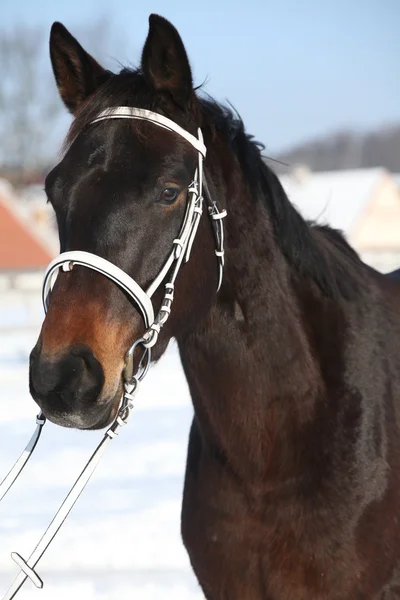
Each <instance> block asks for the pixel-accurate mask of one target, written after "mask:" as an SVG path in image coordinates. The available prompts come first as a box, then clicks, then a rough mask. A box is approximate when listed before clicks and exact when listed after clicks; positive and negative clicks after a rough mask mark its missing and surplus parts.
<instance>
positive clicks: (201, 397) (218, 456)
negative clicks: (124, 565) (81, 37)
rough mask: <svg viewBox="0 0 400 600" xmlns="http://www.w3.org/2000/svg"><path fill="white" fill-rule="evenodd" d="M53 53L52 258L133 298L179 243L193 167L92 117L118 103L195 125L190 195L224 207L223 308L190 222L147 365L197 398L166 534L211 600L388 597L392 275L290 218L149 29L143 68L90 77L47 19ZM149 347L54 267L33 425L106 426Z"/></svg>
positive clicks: (133, 318)
mask: <svg viewBox="0 0 400 600" xmlns="http://www.w3.org/2000/svg"><path fill="white" fill-rule="evenodd" d="M50 56H51V63H52V68H53V71H54V76H55V81H56V84H57V87H58V91H59V94H60V96H61V99H62V100H63V102H64V104H65V105H66V107H67V108H68V110H69V111H70V112H71V113H72V115H73V117H74V118H73V122H72V125H71V128H70V130H69V132H68V135H67V138H66V140H65V144H64V147H63V154H62V155H61V158H60V161H59V163H58V164H57V165H56V166H55V167H54V169H52V170H51V172H50V173H49V174H48V175H47V177H46V181H45V190H46V193H47V197H48V201H49V202H50V203H51V204H52V206H53V207H54V210H55V214H56V218H57V224H58V229H59V238H60V250H61V252H69V251H71V252H76V251H81V252H87V253H91V254H92V255H96V256H98V257H100V258H102V259H103V260H107V261H109V263H113V264H114V265H116V266H117V267H118V268H119V269H120V270H122V271H124V272H125V273H127V274H128V275H129V276H130V277H134V278H135V280H136V281H138V282H139V284H140V286H141V287H142V288H143V289H146V287H147V286H149V285H150V284H151V282H152V281H153V280H154V278H156V277H157V273H159V272H160V269H161V268H162V265H163V264H164V262H165V259H166V256H167V255H168V253H169V252H170V250H171V247H172V245H173V243H174V240H175V238H176V236H177V233H178V231H179V229H180V227H181V226H182V221H183V218H184V215H185V209H186V206H187V202H188V196H189V190H190V189H191V187H190V186H191V184H192V181H193V177H194V172H195V170H196V166H197V160H198V152H197V151H196V149H195V148H194V147H193V145H192V144H189V143H187V141H186V140H185V139H184V138H183V137H182V136H179V135H177V134H176V133H175V132H174V131H172V130H170V129H168V128H166V127H158V126H157V125H156V124H155V123H154V122H149V121H146V120H145V119H144V120H129V119H128V120H127V119H123V118H110V119H105V120H101V119H100V120H99V119H98V118H97V117H98V115H99V114H101V113H102V112H103V111H107V110H108V109H109V110H113V109H114V108H115V107H116V106H125V107H128V108H131V109H132V110H135V111H138V110H144V111H152V114H154V113H156V114H158V115H161V117H162V118H167V119H169V120H170V121H173V122H174V123H176V124H177V126H179V127H180V128H182V130H185V131H186V132H187V133H188V134H190V135H191V136H196V132H197V131H198V130H200V131H201V132H202V136H203V137H204V143H205V146H206V148H207V154H206V158H205V161H204V181H205V182H206V183H207V185H206V186H205V187H204V195H205V197H207V198H208V199H213V200H212V201H213V202H214V201H218V203H219V204H220V206H221V209H222V210H226V211H227V217H226V219H225V266H224V274H223V279H222V283H221V286H220V289H219V291H218V292H217V291H216V290H217V288H218V277H219V269H218V266H219V265H218V262H217V261H216V258H215V239H214V235H213V228H212V227H211V226H210V222H209V219H207V218H202V219H200V221H199V225H198V230H197V235H196V238H195V240H194V243H193V247H192V251H191V256H190V260H189V261H188V262H187V263H184V264H182V268H181V269H180V272H179V274H178V276H177V278H176V285H175V299H174V304H173V307H172V310H171V314H170V315H169V319H168V321H166V322H165V324H164V327H163V328H162V329H161V330H160V331H159V336H158V340H157V343H156V344H155V345H154V347H153V348H152V351H153V354H152V362H155V361H158V360H159V359H160V358H161V357H162V355H163V353H164V352H165V350H166V348H167V346H168V343H169V341H170V340H171V339H172V338H174V339H175V340H176V342H177V344H178V348H179V353H180V359H181V363H182V367H183V370H184V373H185V376H186V379H187V382H188V386H189V390H190V395H191V399H192V403H193V410H194V416H193V422H192V425H191V428H190V432H189V441H188V451H187V462H186V472H185V480H184V490H183V499H182V511H181V535H182V540H183V544H184V546H185V548H186V551H187V553H188V556H189V559H190V563H191V566H192V568H193V571H194V573H195V576H196V577H197V580H198V582H199V585H200V587H201V589H202V591H203V593H204V595H205V598H207V600H227V599H229V600H289V599H290V600H389V599H390V600H394V599H400V281H399V278H398V277H397V278H389V277H385V276H384V275H383V274H381V273H379V272H377V271H375V270H374V269H372V268H371V267H370V266H368V265H367V264H365V263H363V262H362V260H361V259H360V257H359V256H358V254H357V253H356V251H355V250H354V249H352V247H351V246H350V245H349V244H348V242H347V241H346V240H345V237H344V236H343V234H342V233H341V232H340V231H337V230H334V229H332V228H330V227H329V226H328V225H327V224H318V223H315V222H309V221H306V220H305V219H303V217H302V216H301V214H300V213H299V212H298V210H297V209H296V208H295V207H294V206H293V205H292V204H291V202H290V201H289V199H288V197H287V196H286V194H285V192H284V190H283V188H282V185H281V183H280V181H279V178H278V177H277V176H276V174H275V173H274V172H273V170H272V169H271V168H270V167H269V166H268V165H267V164H266V162H265V160H264V159H263V155H262V150H263V148H262V146H261V144H259V143H258V142H256V141H255V140H254V138H253V137H252V136H250V135H249V134H248V133H247V132H246V129H245V127H244V124H243V121H242V119H241V118H240V116H239V115H238V113H236V112H235V111H234V109H233V108H232V107H231V105H229V106H228V105H226V104H222V103H218V102H217V101H215V100H214V99H213V98H211V97H210V96H208V95H207V94H205V92H203V91H202V90H201V89H195V87H194V84H193V78H192V72H191V67H190V63H189V60H188V57H187V53H186V50H185V46H184V44H183V41H182V39H181V37H180V35H179V33H178V31H177V30H176V29H175V27H174V26H173V25H172V24H171V23H170V22H169V21H167V20H166V19H164V18H163V17H161V16H159V15H155V14H152V15H151V16H150V17H149V31H148V36H147V39H146V41H145V44H144V47H143V52H142V57H141V64H140V67H139V68H137V69H133V68H123V69H122V70H120V71H119V72H117V73H113V72H111V71H110V70H106V69H104V68H103V67H102V66H101V65H100V64H99V63H98V62H97V61H96V60H95V59H94V58H93V57H92V56H90V55H89V54H88V53H87V52H86V51H85V50H84V49H83V47H82V46H81V45H80V44H79V42H78V41H77V40H76V39H75V38H74V37H73V36H72V34H71V33H70V32H69V31H68V30H67V29H66V28H65V27H64V26H63V25H62V24H60V23H58V22H56V23H54V24H53V26H52V29H51V34H50ZM238 75H239V74H238ZM161 117H160V118H161ZM162 301H163V296H162V292H161V291H160V289H159V290H157V291H156V292H155V294H154V296H153V303H154V306H156V307H158V306H159V305H160V303H161V302H162ZM144 330H145V324H144V322H143V318H142V315H140V313H139V311H138V309H137V307H136V306H135V303H134V302H133V301H132V299H131V298H130V297H129V295H128V294H127V293H125V292H124V291H123V290H121V289H120V287H119V286H117V285H115V283H113V282H112V281H110V279H109V278H107V277H105V276H104V275H103V274H102V273H99V272H95V271H93V270H92V269H88V268H85V267H84V266H79V265H78V266H75V267H74V268H73V269H72V270H69V269H65V270H63V271H62V272H60V273H59V275H58V277H57V279H56V282H55V284H54V287H53V290H52V293H51V298H50V301H49V306H48V312H47V314H46V317H45V319H44V322H43V325H42V329H41V331H40V335H39V338H38V341H37V344H36V345H35V347H34V348H33V350H32V353H31V356H30V374H29V384H30V392H31V395H32V397H33V399H34V400H35V401H36V403H37V404H38V405H39V406H40V408H41V410H42V411H43V413H44V415H45V416H46V417H47V418H48V419H50V420H51V421H53V422H54V423H57V424H59V425H61V426H65V427H75V428H79V429H100V428H103V427H105V426H107V425H108V424H109V423H111V422H112V419H113V418H114V417H115V415H116V413H117V410H118V403H119V399H120V396H121V390H122V385H123V384H122V381H123V377H122V373H123V370H124V364H125V362H124V361H125V354H126V352H127V350H128V348H130V346H131V344H132V341H133V340H135V339H139V338H141V336H142V335H143V332H144ZM142 352H143V350H142V351H140V352H139V353H138V354H137V356H136V354H135V357H134V361H135V364H139V361H140V358H141V356H142Z"/></svg>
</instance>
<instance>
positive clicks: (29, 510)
mask: <svg viewBox="0 0 400 600" xmlns="http://www.w3.org/2000/svg"><path fill="white" fill-rule="evenodd" d="M39 327H40V323H38V325H37V328H32V327H30V328H29V329H23V328H22V329H21V328H20V329H18V330H14V331H10V329H8V330H7V332H4V331H3V332H2V333H1V345H0V403H1V413H0V439H1V440H2V443H1V447H0V479H1V478H2V477H3V476H4V475H5V474H6V472H7V471H8V469H9V468H10V466H11V465H12V464H13V462H14V461H15V460H16V458H17V456H19V454H20V452H21V451H22V450H23V448H24V447H25V445H26V443H27V442H28V439H29V437H30V436H31V434H32V433H33V430H34V427H35V415H36V413H37V407H36V405H35V403H34V402H33V400H32V399H31V397H30V396H29V392H28V356H29V351H30V349H31V347H32V346H33V344H34V343H35V338H36V336H37V334H38V332H39ZM191 418H192V407H191V403H190V398H189V393H188V389H187V385H186V381H185V379H184V376H183V373H182V368H181V366H180V362H179V357H178V352H177V348H176V346H175V345H172V346H170V348H169V349H168V351H167V353H166V355H165V356H164V358H163V359H162V360H161V361H160V363H159V364H158V365H156V366H155V367H153V368H152V369H151V371H150V373H149V374H148V376H147V379H146V380H145V381H144V382H143V384H142V388H141V390H140V391H139V393H138V395H137V400H136V408H135V410H134V412H133V413H132V415H131V419H130V421H129V424H128V425H127V427H125V428H124V429H123V430H122V431H121V433H120V435H119V436H118V438H116V440H115V441H113V442H112V443H111V444H110V446H109V448H108V449H107V451H106V454H105V455H104V457H103V459H102V461H101V463H100V465H99V467H98V469H97V471H96V472H95V474H94V476H93V477H92V479H91V481H90V482H89V484H88V486H87V487H86V489H85V490H84V492H83V494H82V496H81V497H80V499H79V500H78V502H77V504H76V505H75V507H74V508H73V510H72V512H71V513H70V515H69V517H68V519H67V521H66V523H65V524H64V525H63V527H62V528H61V530H60V531H59V533H58V535H57V536H56V538H55V540H54V541H53V543H52V544H51V546H50V548H49V549H48V551H47V553H46V554H45V555H44V557H43V558H42V560H41V561H40V563H39V565H38V567H37V571H38V573H39V575H40V576H41V577H42V578H43V580H44V582H45V585H44V588H43V590H40V591H38V590H36V588H35V587H34V586H33V584H32V583H31V582H30V581H27V582H26V584H25V585H24V587H23V588H22V590H20V592H19V593H18V595H17V598H20V599H21V600H33V599H34V598H35V599H37V600H38V599H40V600H50V599H51V600H53V599H54V598H57V600H64V599H65V600H67V598H68V600H70V599H71V598H72V597H76V598H85V600H108V599H111V598H112V599H115V598H118V600H125V599H126V600H128V598H129V600H131V599H132V598H135V599H137V600H155V599H157V600H159V598H163V600H170V599H171V600H172V599H173V600H201V599H202V598H204V596H203V595H202V593H201V591H200V589H199V586H198V584H197V581H196V578H195V576H194V574H193V572H192V569H191V567H190V564H189V559H188V556H187V554H186V551H185V549H184V547H183V544H182V541H181V538H180V507H181V497H182V487H183V476H184V469H185V461H186V450H187V438H188V431H189V426H190V421H191ZM102 435H103V434H102V432H81V431H73V430H68V429H63V428H61V427H57V426H55V425H53V424H51V423H47V424H46V426H45V428H44V430H43V434H42V438H41V440H40V442H39V445H38V447H37V449H36V451H35V453H34V455H33V457H32V458H31V461H30V462H29V463H28V466H27V467H26V469H25V471H24V473H23V474H22V475H21V477H20V479H19V480H18V481H17V483H16V484H15V486H14V487H13V488H12V490H11V491H10V492H9V493H8V495H7V496H6V497H5V498H4V500H3V501H2V503H1V505H0V597H1V596H2V594H3V593H5V592H6V590H7V589H8V587H9V585H10V584H11V583H12V581H13V579H14V577H15V576H16V575H17V573H18V567H17V566H16V565H15V564H14V563H13V561H12V560H11V558H10V552H11V551H16V552H18V553H20V554H21V555H22V556H23V557H24V558H28V556H29V555H30V553H31V552H32V550H33V549H34V546H35V545H36V543H37V542H38V540H39V538H40V537H41V535H42V533H43V532H44V530H45V528H46V527H47V525H48V524H49V522H50V520H51V519H52V517H53V516H54V514H55V512H56V510H57V509H58V507H59V505H60V503H61V502H62V500H63V499H64V497H65V495H66V493H67V492H68V490H69V488H70V486H71V485H72V483H73V482H74V481H75V478H76V477H77V475H78V474H79V473H80V471H81V469H82V468H83V466H84V464H85V463H86V461H87V459H88V458H89V456H90V455H91V453H92V452H93V450H94V448H95V447H96V446H97V443H98V442H99V441H100V439H101V437H102Z"/></svg>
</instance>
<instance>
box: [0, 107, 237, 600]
mask: <svg viewBox="0 0 400 600" xmlns="http://www.w3.org/2000/svg"><path fill="white" fill-rule="evenodd" d="M108 119H139V120H144V121H149V122H150V123H154V124H155V125H157V126H159V127H163V128H164V129H167V130H169V131H171V132H175V133H177V134H179V135H180V136H181V137H182V138H184V139H185V140H186V141H187V142H189V143H190V144H191V145H192V146H193V147H194V148H195V149H196V150H197V153H198V165H197V168H196V171H195V174H194V178H193V181H192V183H191V184H190V186H189V187H188V200H187V204H186V209H185V215H184V218H183V223H182V226H181V229H180V231H179V232H178V236H177V237H176V238H175V239H174V241H173V247H172V249H171V252H170V254H169V255H168V256H167V258H166V260H165V262H164V265H163V266H162V268H161V270H160V271H159V273H158V275H157V276H156V278H155V279H154V280H153V282H152V283H151V284H150V286H149V287H148V288H147V289H146V290H143V289H142V287H141V286H140V285H139V284H138V283H137V282H136V281H135V280H134V279H132V277H130V276H129V275H128V274H127V273H125V272H124V271H122V269H120V268H119V267H118V266H117V265H115V264H113V263H111V262H110V261H108V260H106V259H104V258H102V257H100V256H97V255H96V254H92V253H90V252H83V251H78V250H76V251H70V252H64V253H62V254H60V255H59V256H58V257H57V258H55V259H54V260H53V261H52V262H51V263H50V264H49V266H48V267H47V270H46V273H45V276H44V281H43V289H42V299H43V306H44V310H45V312H47V309H48V307H49V303H50V299H51V291H52V288H53V285H54V281H55V277H56V275H57V274H58V272H59V270H60V269H61V270H62V271H65V272H66V271H70V270H72V269H73V268H74V266H75V265H77V266H83V267H86V268H89V269H92V270H94V271H97V272H98V273H101V274H102V275H104V276H105V277H107V278H108V279H110V280H111V281H113V282H114V283H115V284H116V285H118V286H119V287H120V288H121V289H122V290H123V291H124V292H126V293H127V294H128V296H129V297H130V298H131V299H132V301H133V303H134V305H135V307H136V308H137V309H138V310H139V312H140V314H141V316H142V317H143V321H144V324H145V327H146V331H145V333H144V334H143V336H142V337H141V338H139V339H137V340H136V341H135V342H134V343H133V344H132V346H131V347H130V348H129V350H128V351H127V353H126V359H125V368H124V372H123V378H124V392H123V396H122V398H121V404H120V407H119V410H118V413H117V416H116V418H115V420H114V422H113V423H112V425H110V427H109V428H108V430H107V431H106V433H105V434H104V437H103V439H102V441H101V442H100V444H99V445H98V447H97V449H96V450H95V452H94V453H93V455H92V456H91V458H90V459H89V461H88V462H87V464H86V466H85V468H84V469H83V471H82V473H81V475H80V476H79V477H78V479H77V481H76V482H75V484H74V485H73V487H72V488H71V491H70V492H69V494H68V496H67V497H66V498H65V500H64V502H63V503H62V505H61V507H60V509H59V510H58V512H57V514H56V515H55V517H54V519H53V520H52V522H51V523H50V525H49V527H48V528H47V530H46V531H45V533H44V535H43V536H42V538H41V539H40V541H39V543H38V544H37V546H36V547H35V550H34V551H33V553H32V554H31V556H30V557H29V559H28V560H25V559H23V558H22V557H21V556H20V555H19V554H17V553H15V552H13V553H12V554H11V556H12V558H13V560H14V561H15V562H16V563H17V564H18V566H19V567H20V569H21V570H20V573H19V575H18V576H17V577H16V579H15V581H14V582H13V584H12V586H11V587H10V588H9V590H8V592H7V593H6V595H5V596H4V597H3V600H11V599H12V598H14V597H15V595H16V593H17V592H18V590H19V589H20V588H21V586H22V585H23V584H24V582H25V581H26V579H27V578H30V579H31V581H32V582H33V583H34V584H35V585H36V586H37V587H43V582H42V580H41V579H40V577H39V576H38V574H37V573H36V572H35V570H34V569H35V567H36V565H37V563H38V562H39V560H40V558H41V557H42V556H43V554H44V552H45V551H46V549H47V548H48V546H49V544H50V543H51V541H52V539H53V538H54V536H55V535H56V533H57V532H58V530H59V529H60V527H61V525H62V524H63V522H64V521H65V519H66V517H67V516H68V514H69V512H70V510H71V509H72V507H73V505H74V504H75V502H76V500H77V499H78V497H79V495H80V494H81V492H82V491H83V489H84V487H85V485H86V483H87V482H88V481H89V479H90V477H91V475H92V474H93V472H94V470H95V468H96V466H97V464H98V463H99V461H100V458H101V456H102V454H103V453H104V450H105V448H106V446H107V444H108V443H109V442H110V440H111V439H113V438H114V437H115V436H116V435H117V434H118V431H119V429H120V428H121V427H122V426H123V425H125V424H126V422H127V419H128V417H129V414H130V411H131V410H132V408H133V399H134V394H135V393H136V392H137V389H138V387H139V383H140V381H141V380H142V379H143V378H144V376H145V375H146V373H147V371H148V367H149V365H150V361H151V348H152V347H153V346H154V344H155V343H156V342H157V339H158V335H159V333H160V331H161V329H162V327H163V325H164V324H165V323H166V321H167V320H168V317H169V315H170V313H171V308H172V304H173V300H174V289H175V281H176V278H177V276H178V273H179V270H180V268H181V266H182V263H183V262H187V261H188V260H189V258H190V253H191V249H192V245H193V241H194V238H195V237H196V232H197V229H198V226H199V222H200V218H201V215H202V213H203V202H204V198H203V189H204V190H205V192H206V194H205V197H206V202H207V205H208V214H209V216H210V218H211V223H212V228H213V232H214V237H215V244H216V249H215V254H216V257H217V261H218V286H217V292H218V291H219V289H220V287H221V283H222V276H223V267H224V230H223V219H224V217H225V216H226V211H225V210H222V211H220V210H219V208H218V206H217V204H216V202H215V201H213V200H212V199H211V196H210V192H209V189H208V187H207V183H206V181H205V178H204V173H203V160H204V158H205V156H206V147H205V145H204V141H203V135H202V132H201V129H198V132H197V133H198V137H197V138H196V137H195V136H194V135H192V134H191V133H189V132H188V131H186V130H185V129H183V128H182V127H180V126H179V125H177V124H176V123H175V122H174V121H171V119H168V118H167V117H164V116H163V115H160V114H158V113H155V112H153V111H150V110H145V109H142V108H130V107H127V106H119V107H116V108H109V109H106V110H105V111H103V112H102V113H100V114H99V115H98V116H97V117H96V118H95V119H94V120H93V121H92V123H91V124H95V123H99V122H101V121H105V120H108ZM161 285H163V286H164V294H163V300H162V302H161V307H160V308H159V310H158V311H157V313H156V314H155V312H154V307H153V302H152V296H153V295H154V293H155V291H156V290H157V289H159V288H160V286H161ZM139 345H141V346H142V347H143V348H144V353H143V356H142V358H141V361H140V364H139V367H138V370H137V371H136V372H135V373H134V361H133V358H134V352H135V349H136V348H137V347H138V346H139ZM45 421H46V419H45V417H44V415H43V414H42V413H40V414H39V415H38V417H37V419H36V422H37V427H36V430H35V432H34V434H33V436H32V438H31V439H30V441H29V443H28V445H27V446H26V448H25V450H24V452H23V453H22V454H21V456H20V457H19V459H18V460H17V462H16V463H15V465H14V467H13V468H12V469H11V471H10V472H9V473H8V475H7V476H6V477H5V479H4V480H3V481H2V482H1V484H0V500H1V499H2V498H3V497H4V496H5V495H6V493H7V492H8V490H9V489H10V488H11V486H12V485H13V483H14V481H15V480H16V479H17V477H18V476H19V474H20V473H21V471H22V469H23V468H24V466H25V465H26V463H27V461H28V460H29V458H30V456H31V454H32V452H33V450H34V449H35V447H36V444H37V442H38V440H39V437H40V434H41V431H42V429H43V426H44V424H45Z"/></svg>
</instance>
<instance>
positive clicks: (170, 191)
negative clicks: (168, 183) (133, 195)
mask: <svg viewBox="0 0 400 600" xmlns="http://www.w3.org/2000/svg"><path fill="white" fill-rule="evenodd" d="M179 192H180V190H178V189H177V188H165V189H164V190H163V191H162V192H161V194H160V195H159V197H158V201H159V202H162V203H163V204H173V203H174V202H175V201H176V199H177V198H178V196H179Z"/></svg>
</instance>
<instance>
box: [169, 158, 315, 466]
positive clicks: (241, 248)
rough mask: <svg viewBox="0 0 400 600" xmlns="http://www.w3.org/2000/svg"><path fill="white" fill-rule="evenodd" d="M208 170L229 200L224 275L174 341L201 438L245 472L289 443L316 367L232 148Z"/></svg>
mask: <svg viewBox="0 0 400 600" xmlns="http://www.w3.org/2000/svg"><path fill="white" fill-rule="evenodd" d="M212 164H214V165H216V164H217V162H216V160H214V159H213V160H212ZM212 175H213V177H212V179H213V181H214V182H215V181H216V179H218V177H219V178H221V177H222V178H223V186H221V189H225V190H226V192H225V198H224V199H223V201H222V199H221V197H218V200H219V201H221V204H223V205H225V206H226V207H227V209H228V218H227V219H226V224H225V231H226V245H225V253H226V268H225V272H224V282H223V286H222V288H221V291H220V293H219V295H218V297H217V300H216V302H215V304H214V305H213V306H212V308H211V310H210V312H209V313H208V315H207V316H206V317H205V318H204V319H203V320H202V322H201V323H200V324H199V325H198V326H197V327H196V328H195V329H194V330H193V331H192V332H191V333H190V335H188V336H186V337H185V339H181V340H178V343H179V348H180V354H181V360H182V365H183V368H184V371H185V374H186V378H187V381H188V385H189V389H190V392H191V396H192V401H193V405H194V410H195V414H196V418H197V420H198V422H199V424H200V427H201V429H202V433H203V437H204V439H207V440H208V441H209V443H210V444H211V445H212V446H214V450H215V448H217V449H218V451H219V452H220V453H222V455H224V456H227V457H229V463H230V465H236V468H237V470H238V471H243V473H246V476H248V475H249V469H251V468H257V465H261V464H265V456H266V455H267V453H268V454H270V455H273V454H274V453H275V454H276V459H277V460H279V462H281V461H280V458H281V457H279V456H278V455H279V454H280V453H281V452H283V451H285V452H286V453H287V452H288V451H289V445H288V440H287V439H286V437H287V432H288V431H291V432H292V434H293V428H294V427H295V425H296V423H297V424H299V425H300V424H301V423H302V422H304V420H306V419H307V418H308V417H307V413H308V412H309V409H311V406H312V404H313V398H314V396H315V393H316V388H317V387H318V376H317V368H316V366H315V364H314V361H313V359H312V354H311V350H310V348H309V345H308V342H307V339H306V335H305V332H304V330H303V328H302V326H301V325H300V323H301V321H302V319H301V318H299V308H298V303H297V299H296V296H295V294H294V291H293V289H292V287H291V284H290V283H289V282H290V270H289V267H288V265H287V263H286V261H285V259H284V257H283V255H282V253H281V251H280V249H279V248H278V247H277V244H276V242H275V240H274V236H273V235H272V231H271V225H270V222H269V218H268V213H267V210H266V208H265V207H264V206H262V205H261V203H259V202H256V201H255V199H253V198H252V197H251V194H250V192H249V187H248V185H246V182H245V180H244V177H243V175H242V173H241V171H240V170H239V168H238V164H237V162H236V161H235V159H234V157H231V159H230V161H229V160H225V164H221V163H220V164H219V169H217V168H216V170H215V172H213V174H212ZM273 439H274V443H273V444H272V440H273ZM293 439H294V438H293V435H292V447H293ZM284 448H285V450H284ZM293 453H295V448H293Z"/></svg>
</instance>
